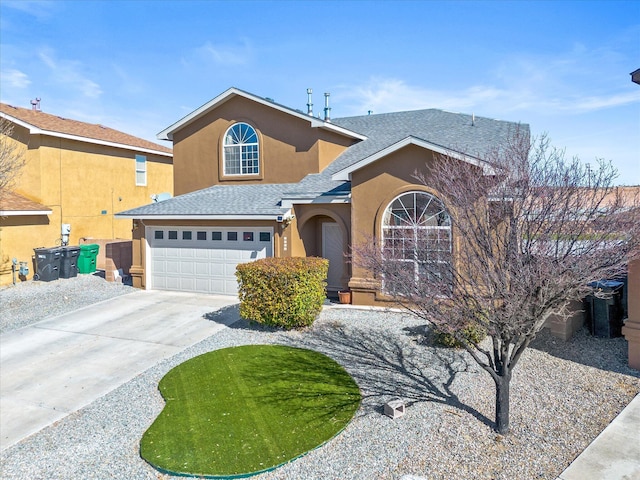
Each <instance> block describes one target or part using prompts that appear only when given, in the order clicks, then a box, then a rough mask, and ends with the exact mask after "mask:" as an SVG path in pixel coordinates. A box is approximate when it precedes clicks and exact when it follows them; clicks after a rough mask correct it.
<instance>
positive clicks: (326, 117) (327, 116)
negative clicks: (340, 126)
mask: <svg viewBox="0 0 640 480" xmlns="http://www.w3.org/2000/svg"><path fill="white" fill-rule="evenodd" d="M330 95H331V94H330V93H325V94H324V121H325V122H330V121H331V107H329V96H330Z"/></svg>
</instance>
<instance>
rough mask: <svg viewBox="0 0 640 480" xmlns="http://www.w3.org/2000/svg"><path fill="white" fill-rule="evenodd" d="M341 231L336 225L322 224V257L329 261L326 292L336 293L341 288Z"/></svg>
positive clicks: (342, 267) (343, 260) (342, 270)
mask: <svg viewBox="0 0 640 480" xmlns="http://www.w3.org/2000/svg"><path fill="white" fill-rule="evenodd" d="M342 245H343V241H342V230H341V229H340V226H339V225H338V224H337V223H323V224H322V256H323V257H324V258H326V259H327V260H329V273H328V274H327V290H328V291H332V292H336V291H338V290H341V289H342V288H343V285H342V276H343V273H344V263H345V258H344V250H343V247H342Z"/></svg>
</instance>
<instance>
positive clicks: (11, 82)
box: [0, 68, 31, 89]
mask: <svg viewBox="0 0 640 480" xmlns="http://www.w3.org/2000/svg"><path fill="white" fill-rule="evenodd" d="M0 77H1V79H0V81H1V83H2V88H3V89H4V88H27V87H28V86H29V85H31V80H29V76H28V75H27V74H26V73H24V72H21V71H20V70H16V69H15V68H8V69H6V70H3V71H2V74H1V75H0Z"/></svg>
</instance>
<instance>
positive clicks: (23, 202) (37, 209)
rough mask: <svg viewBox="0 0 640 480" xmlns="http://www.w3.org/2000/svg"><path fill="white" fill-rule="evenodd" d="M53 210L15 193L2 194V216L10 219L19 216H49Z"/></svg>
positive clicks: (0, 195)
mask: <svg viewBox="0 0 640 480" xmlns="http://www.w3.org/2000/svg"><path fill="white" fill-rule="evenodd" d="M50 213H51V209H50V208H49V207H46V206H44V205H42V204H41V203H38V202H34V201H33V200H29V199H28V198H27V197H24V196H22V195H19V194H17V193H15V192H8V191H7V192H2V193H1V194H0V216H2V217H10V216H17V215H49V214H50Z"/></svg>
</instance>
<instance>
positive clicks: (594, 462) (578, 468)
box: [557, 394, 640, 480]
mask: <svg viewBox="0 0 640 480" xmlns="http://www.w3.org/2000/svg"><path fill="white" fill-rule="evenodd" d="M601 479H607V480H640V394H638V395H636V396H635V398H634V399H633V400H631V402H630V403H629V405H627V406H626V407H625V409H624V410H623V411H622V412H620V415H618V416H617V417H616V418H615V419H614V420H613V421H612V422H611V423H610V424H609V425H608V426H607V428H605V429H604V430H603V431H602V433H600V435H598V436H597V437H596V439H595V440H594V441H593V442H591V444H590V445H589V446H588V447H587V448H586V449H585V450H584V451H583V452H582V453H581V454H580V455H578V457H576V459H575V460H574V461H573V462H572V463H571V465H569V466H568V467H567V469H566V470H565V471H564V472H562V473H561V474H560V476H559V477H558V479H557V480H601Z"/></svg>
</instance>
